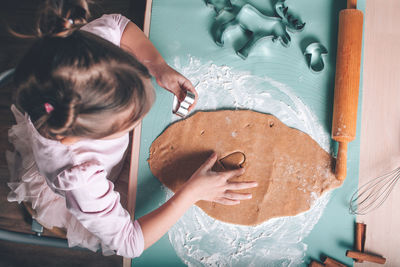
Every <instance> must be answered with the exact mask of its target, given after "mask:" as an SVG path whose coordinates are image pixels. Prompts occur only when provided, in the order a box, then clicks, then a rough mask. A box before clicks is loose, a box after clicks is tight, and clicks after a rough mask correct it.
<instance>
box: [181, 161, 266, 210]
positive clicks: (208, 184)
mask: <svg viewBox="0 0 400 267" xmlns="http://www.w3.org/2000/svg"><path fill="white" fill-rule="evenodd" d="M216 161H217V154H216V153H213V154H212V155H211V156H210V157H209V158H208V159H207V160H206V162H204V163H203V165H201V167H200V168H199V169H198V170H197V171H196V172H195V173H194V174H193V175H192V177H190V179H189V180H188V181H187V182H186V183H185V185H184V186H183V188H182V189H183V190H187V192H188V194H189V195H190V196H191V197H192V201H193V203H195V202H197V201H199V200H206V201H212V202H217V203H220V204H224V205H236V204H239V203H240V200H246V199H251V197H252V195H251V194H250V193H238V192H234V191H235V190H241V189H248V188H253V187H256V186H257V185H258V184H257V183H256V182H230V181H229V179H231V178H233V177H237V176H240V175H242V174H243V173H244V169H243V168H240V169H236V170H230V171H225V172H214V171H212V170H211V168H212V167H213V166H214V164H215V162H216Z"/></svg>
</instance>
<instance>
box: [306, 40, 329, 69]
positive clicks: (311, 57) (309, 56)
mask: <svg viewBox="0 0 400 267" xmlns="http://www.w3.org/2000/svg"><path fill="white" fill-rule="evenodd" d="M327 54H328V50H327V49H326V48H325V46H323V45H322V44H321V43H318V42H315V43H311V44H309V45H308V46H307V47H306V50H305V51H304V56H305V57H306V60H307V65H308V67H309V68H310V70H311V71H312V72H313V73H318V72H321V71H322V70H323V69H324V68H325V64H324V59H323V58H324V57H325V56H326V55H327Z"/></svg>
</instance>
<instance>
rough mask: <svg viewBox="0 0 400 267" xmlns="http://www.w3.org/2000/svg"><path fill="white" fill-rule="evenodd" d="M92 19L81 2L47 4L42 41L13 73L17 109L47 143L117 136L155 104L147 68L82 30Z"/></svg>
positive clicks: (40, 28) (52, 0)
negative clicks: (68, 139)
mask: <svg viewBox="0 0 400 267" xmlns="http://www.w3.org/2000/svg"><path fill="white" fill-rule="evenodd" d="M88 14H89V13H88V9H87V3H86V2H85V1H83V0H74V1H73V0H70V1H66V0H64V1H56V0H50V1H47V2H46V5H45V7H44V8H43V9H42V13H41V14H40V16H39V20H38V35H39V38H38V40H37V41H36V42H35V43H34V44H33V46H32V47H31V48H30V50H29V51H28V52H27V54H26V55H25V56H24V57H23V59H22V60H21V62H20V64H19V65H18V67H17V69H16V72H15V83H16V86H17V105H18V107H19V108H20V109H22V110H23V111H25V112H27V113H28V114H29V116H30V118H31V120H32V122H33V123H34V125H35V127H36V128H37V129H38V131H39V132H40V133H41V134H42V135H43V136H45V137H47V138H51V139H56V138H58V137H60V136H61V137H67V136H68V137H78V138H91V139H100V138H104V137H107V136H110V135H113V134H114V133H116V132H119V131H122V130H125V129H128V128H130V127H131V126H132V125H133V124H134V123H135V122H137V121H138V120H140V119H141V118H142V117H143V116H144V115H145V114H146V113H147V112H148V111H149V109H150V107H151V104H152V102H153V100H154V92H153V88H152V86H151V82H150V80H149V78H150V75H149V73H148V71H147V69H146V67H144V66H143V65H142V64H141V63H139V62H138V61H137V60H136V59H135V58H134V57H133V56H132V55H131V54H129V53H127V52H125V51H123V50H122V49H120V48H119V47H117V46H115V45H114V44H112V43H110V42H108V41H106V40H104V39H102V38H100V37H97V36H95V35H93V34H91V33H88V32H85V31H80V30H78V27H79V26H81V25H82V24H84V23H85V22H86V19H87V17H88ZM49 106H50V107H52V110H51V109H49V108H48V107H49Z"/></svg>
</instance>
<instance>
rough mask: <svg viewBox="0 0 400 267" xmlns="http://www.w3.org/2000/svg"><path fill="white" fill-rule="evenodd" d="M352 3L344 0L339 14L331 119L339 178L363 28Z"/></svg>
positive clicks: (350, 135) (353, 117)
mask: <svg viewBox="0 0 400 267" xmlns="http://www.w3.org/2000/svg"><path fill="white" fill-rule="evenodd" d="M356 6H357V0H348V2H347V9H344V10H342V11H340V13H339V32H338V46H337V55H336V76H335V96H334V104H333V121H332V139H333V140H335V141H337V142H339V148H338V153H337V158H336V167H335V168H336V170H335V172H336V178H337V179H339V180H344V179H345V178H346V171H347V166H346V165H347V143H348V142H350V141H353V140H354V139H355V137H356V126H357V107H358V89H359V84H360V65H361V48H362V29H363V13H362V12H361V11H360V10H357V9H355V8H356Z"/></svg>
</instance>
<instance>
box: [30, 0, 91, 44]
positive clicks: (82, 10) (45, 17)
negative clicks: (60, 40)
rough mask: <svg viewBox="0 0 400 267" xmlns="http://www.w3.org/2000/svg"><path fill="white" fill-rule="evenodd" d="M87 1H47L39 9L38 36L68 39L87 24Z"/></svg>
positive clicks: (88, 14)
mask: <svg viewBox="0 0 400 267" xmlns="http://www.w3.org/2000/svg"><path fill="white" fill-rule="evenodd" d="M89 16H90V13H89V5H88V2H87V1H86V0H46V1H45V2H44V4H43V6H42V8H40V9H39V14H38V20H37V27H36V31H37V35H38V36H39V37H43V36H59V37H66V36H68V35H70V34H71V33H72V32H74V31H75V30H77V29H79V28H80V27H81V26H82V25H84V24H86V23H87V20H88V18H89Z"/></svg>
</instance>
